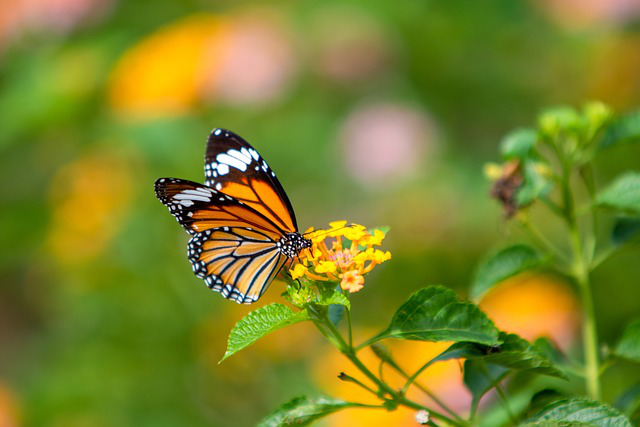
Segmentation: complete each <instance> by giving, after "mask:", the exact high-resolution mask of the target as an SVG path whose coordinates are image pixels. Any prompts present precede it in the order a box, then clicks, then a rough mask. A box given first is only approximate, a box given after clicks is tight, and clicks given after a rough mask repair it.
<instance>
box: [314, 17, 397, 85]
mask: <svg viewBox="0 0 640 427" xmlns="http://www.w3.org/2000/svg"><path fill="white" fill-rule="evenodd" d="M311 33H312V38H314V39H315V41H314V42H313V45H314V46H313V55H312V56H311V57H310V58H309V60H310V61H312V62H313V64H314V67H313V68H314V69H315V70H317V72H318V73H320V74H321V75H322V76H324V77H326V78H329V79H331V80H334V81H337V82H341V83H348V84H353V83H358V82H367V81H370V80H371V79H373V78H375V77H378V76H381V75H383V74H384V73H385V71H387V69H388V68H389V65H390V64H391V62H392V58H393V56H394V54H393V50H394V49H393V48H394V46H393V44H392V42H391V41H392V39H393V37H391V35H390V34H389V32H388V31H386V29H385V28H384V27H383V25H382V24H381V23H380V22H378V21H377V20H376V19H374V18H373V17H372V16H370V15H368V14H366V13H365V12H364V11H363V10H361V9H356V8H353V7H347V6H342V5H341V6H328V7H325V8H324V9H321V10H320V12H318V13H317V14H316V16H315V22H314V24H313V25H312V29H311Z"/></svg>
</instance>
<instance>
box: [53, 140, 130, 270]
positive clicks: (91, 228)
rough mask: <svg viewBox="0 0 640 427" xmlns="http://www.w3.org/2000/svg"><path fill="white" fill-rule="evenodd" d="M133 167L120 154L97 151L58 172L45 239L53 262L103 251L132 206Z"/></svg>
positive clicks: (84, 258) (71, 261)
mask: <svg viewBox="0 0 640 427" xmlns="http://www.w3.org/2000/svg"><path fill="white" fill-rule="evenodd" d="M132 163H133V162H132V159H131V158H130V157H129V156H127V155H124V154H122V153H120V154H117V153H114V152H113V151H97V152H94V153H91V154H88V155H86V156H84V157H81V158H79V159H76V160H75V161H73V162H71V163H69V164H67V165H65V166H63V167H62V168H61V169H60V171H58V173H57V174H56V176H55V177H54V178H53V181H52V186H51V199H52V205H53V206H52V210H53V212H52V216H53V218H52V223H51V228H50V230H49V233H48V236H47V239H46V243H47V246H48V248H49V250H50V251H51V252H52V254H53V255H54V257H55V258H56V259H57V260H58V261H60V262H61V263H64V264H75V263H77V262H83V261H87V260H90V259H91V258H93V257H95V256H97V255H98V254H100V253H101V251H102V250H103V249H104V248H105V246H106V244H107V243H108V242H109V241H110V240H111V238H112V237H113V236H114V234H115V233H116V231H117V230H118V228H119V225H120V224H121V222H122V221H121V219H122V217H123V214H124V211H125V210H126V208H127V207H128V206H129V201H130V200H131V196H132V195H131V187H132V185H133V181H134V177H133V173H134V172H133V171H134V169H135V168H134V167H133V164H132Z"/></svg>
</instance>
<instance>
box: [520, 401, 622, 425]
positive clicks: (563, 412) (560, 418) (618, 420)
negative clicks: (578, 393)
mask: <svg viewBox="0 0 640 427" xmlns="http://www.w3.org/2000/svg"><path fill="white" fill-rule="evenodd" d="M543 421H544V422H556V423H567V422H569V423H575V422H578V423H584V424H577V425H588V426H595V427H633V426H632V424H631V422H630V421H629V419H628V418H627V417H625V416H624V415H623V414H621V413H620V412H618V410H616V409H614V408H612V407H611V406H609V405H606V404H604V403H600V402H595V401H592V400H589V399H584V398H577V397H573V398H568V399H561V400H558V401H556V402H553V403H551V404H550V405H548V406H547V407H546V408H544V409H543V410H542V411H540V412H539V413H538V414H536V415H535V416H533V417H532V418H530V419H529V420H527V423H529V424H526V423H525V425H545V424H532V423H535V422H543ZM551 425H552V424H551ZM556 425H561V426H564V425H569V426H573V425H576V424H556Z"/></svg>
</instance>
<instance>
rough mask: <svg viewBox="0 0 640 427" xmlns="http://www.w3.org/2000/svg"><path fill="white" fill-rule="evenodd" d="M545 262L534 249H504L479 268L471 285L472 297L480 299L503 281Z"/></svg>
mask: <svg viewBox="0 0 640 427" xmlns="http://www.w3.org/2000/svg"><path fill="white" fill-rule="evenodd" d="M543 261H544V260H543V259H542V257H541V256H540V255H539V254H538V253H537V252H536V251H535V250H534V249H533V248H531V247H529V246H526V245H515V246H510V247H508V248H505V249H502V250H501V251H499V252H498V253H496V254H494V255H492V256H491V257H489V258H488V259H486V260H485V261H484V262H483V263H482V264H481V265H480V267H479V268H478V270H477V272H476V274H475V278H474V280H473V284H472V285H471V296H472V297H473V298H475V299H478V298H480V297H481V296H482V295H484V294H485V293H486V292H487V291H489V290H490V289H491V288H493V287H494V286H495V285H497V284H498V283H500V282H502V281H503V280H506V279H508V278H509V277H512V276H515V275H516V274H519V273H522V272H523V271H525V270H530V269H533V268H536V267H539V266H541V265H542V264H543Z"/></svg>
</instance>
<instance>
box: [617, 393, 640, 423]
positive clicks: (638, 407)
mask: <svg viewBox="0 0 640 427" xmlns="http://www.w3.org/2000/svg"><path fill="white" fill-rule="evenodd" d="M615 406H616V408H618V409H619V410H620V411H622V412H623V413H624V414H625V415H627V416H628V417H629V419H631V422H632V423H634V424H635V425H638V424H640V383H637V384H635V385H634V386H632V387H631V388H629V389H628V390H627V391H625V392H624V393H623V394H622V395H621V396H620V397H619V398H618V399H617V400H616V404H615Z"/></svg>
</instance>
